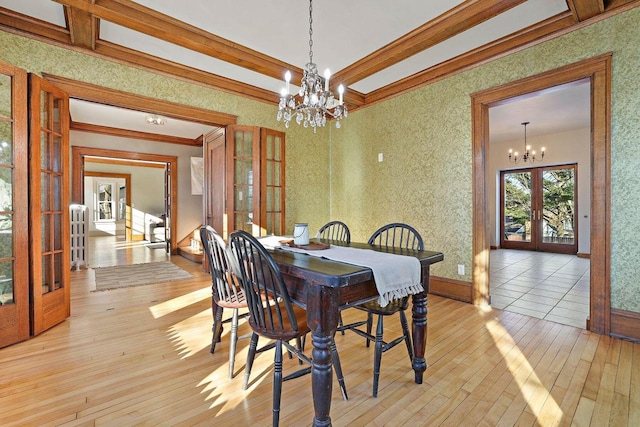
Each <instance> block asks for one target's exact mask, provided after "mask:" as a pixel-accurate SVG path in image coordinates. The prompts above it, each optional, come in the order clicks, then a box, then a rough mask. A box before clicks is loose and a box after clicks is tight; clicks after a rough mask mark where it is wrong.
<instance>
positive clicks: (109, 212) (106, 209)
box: [95, 182, 115, 221]
mask: <svg viewBox="0 0 640 427" xmlns="http://www.w3.org/2000/svg"><path fill="white" fill-rule="evenodd" d="M96 194H97V199H98V200H97V206H96V210H95V212H96V221H113V220H115V216H114V213H115V205H114V199H113V184H111V183H104V182H98V183H97V190H96Z"/></svg>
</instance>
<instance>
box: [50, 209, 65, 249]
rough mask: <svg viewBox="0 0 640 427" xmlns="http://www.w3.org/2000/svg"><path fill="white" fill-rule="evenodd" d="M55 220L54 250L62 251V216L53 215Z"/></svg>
mask: <svg viewBox="0 0 640 427" xmlns="http://www.w3.org/2000/svg"><path fill="white" fill-rule="evenodd" d="M52 219H53V230H54V233H53V239H54V240H53V250H55V251H61V250H62V235H63V233H62V215H61V214H55V215H52Z"/></svg>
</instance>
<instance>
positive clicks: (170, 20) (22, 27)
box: [0, 0, 640, 111]
mask: <svg viewBox="0 0 640 427" xmlns="http://www.w3.org/2000/svg"><path fill="white" fill-rule="evenodd" d="M639 4H640V0H466V1H463V0H397V1H393V2H390V1H388V0H349V1H343V0H342V1H341V0H316V1H314V2H313V62H315V63H316V64H317V65H318V68H319V70H321V72H322V70H324V69H325V68H329V69H330V70H331V72H332V77H331V85H332V87H333V88H334V89H335V86H337V85H338V84H339V83H343V84H345V85H346V87H347V91H346V94H345V102H346V103H347V105H348V106H349V108H350V109H351V110H352V111H353V110H356V109H358V108H362V107H364V106H366V105H369V104H372V103H376V102H379V101H382V100H385V99H388V98H389V97H392V96H395V95H397V94H401V93H404V92H407V91H409V90H413V89H415V88H417V87H420V86H424V85H426V84H428V83H430V82H433V81H436V80H438V79H441V78H443V77H445V76H448V75H451V74H453V73H456V72H460V71H463V70H466V69H468V68H470V67H473V66H474V65H476V64H481V63H484V62H486V61H488V60H490V59H492V58H496V57H499V56H503V55H505V54H508V53H510V52H513V51H516V50H518V49H522V48H524V47H527V46H530V45H532V44H535V43H537V42H540V41H543V40H546V39H548V38H550V37H553V36H555V35H559V34H563V33H565V32H567V31H570V30H572V29H575V28H579V27H581V26H584V25H588V24H590V23H593V22H597V21H598V20H600V19H603V18H606V17H608V16H611V15H612V14H615V13H618V12H622V11H625V10H628V9H630V8H632V7H636V6H638V5H639ZM0 29H2V30H5V31H9V32H13V33H17V34H21V35H25V36H28V37H33V38H36V39H38V40H41V41H45V42H48V43H52V44H55V45H58V46H64V47H68V48H71V49H74V50H78V51H81V52H85V53H88V54H91V55H96V56H99V57H103V58H108V59H111V60H115V61H118V62H121V63H126V64H129V65H131V66H134V67H143V68H146V69H151V70H154V71H157V72H160V73H165V74H169V75H174V76H179V77H180V78H186V79H190V80H193V81H196V82H198V83H200V84H203V85H206V86H211V87H215V88H217V89H221V90H224V91H228V92H232V93H235V94H239V95H242V96H246V97H249V98H253V99H257V100H260V101H264V102H268V103H273V104H277V102H278V93H279V92H280V89H281V88H282V86H283V81H282V80H283V76H284V73H285V71H286V70H291V71H292V73H293V80H292V81H293V82H294V83H295V82H298V81H300V78H301V76H302V68H303V67H304V65H305V64H306V63H307V62H309V2H307V1H304V0H261V1H256V0H233V1H221V0H189V1H175V0H136V1H132V0H0Z"/></svg>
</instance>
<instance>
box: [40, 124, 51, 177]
mask: <svg viewBox="0 0 640 427" xmlns="http://www.w3.org/2000/svg"><path fill="white" fill-rule="evenodd" d="M40 155H41V158H40V168H41V169H42V170H49V169H50V166H49V158H50V156H51V146H50V145H49V134H48V133H47V132H40Z"/></svg>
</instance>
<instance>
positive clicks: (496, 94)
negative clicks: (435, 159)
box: [471, 53, 612, 334]
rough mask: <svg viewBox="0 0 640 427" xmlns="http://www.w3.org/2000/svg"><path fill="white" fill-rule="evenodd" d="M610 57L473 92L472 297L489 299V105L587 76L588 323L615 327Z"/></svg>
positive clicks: (596, 328)
mask: <svg viewBox="0 0 640 427" xmlns="http://www.w3.org/2000/svg"><path fill="white" fill-rule="evenodd" d="M611 59H612V53H606V54H603V55H599V56H596V57H593V58H590V59H586V60H583V61H580V62H577V63H574V64H569V65H566V66H564V67H561V68H558V69H555V70H551V71H547V72H544V73H541V74H538V75H535V76H531V77H527V78H524V79H521V80H517V81H515V82H511V83H507V84H504V85H501V86H498V87H495V88H492V89H487V90H485V91H482V92H478V93H475V94H472V95H471V100H472V150H473V167H472V169H473V172H472V173H473V209H472V211H473V224H472V228H473V229H472V232H473V243H472V249H473V254H472V256H473V258H472V262H473V276H472V302H473V303H474V304H476V305H487V304H489V250H490V246H489V244H490V242H489V240H490V239H489V236H490V233H489V227H490V215H489V209H488V204H489V202H488V190H487V188H488V187H487V176H486V168H487V159H488V154H489V107H491V106H495V105H498V104H500V103H501V102H504V101H506V100H508V99H511V98H514V97H517V96H521V95H524V94H529V93H532V92H537V91H541V90H544V89H547V88H550V87H553V86H558V85H562V84H566V83H571V82H574V81H577V80H581V79H585V78H588V79H589V80H590V82H591V165H592V166H591V191H592V196H591V251H590V252H591V259H590V263H591V283H590V312H589V321H588V329H589V330H591V331H592V332H595V333H598V334H610V333H611V274H610V269H611V266H610V265H611V264H610V263H611V249H610V236H611V179H610V177H611Z"/></svg>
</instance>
